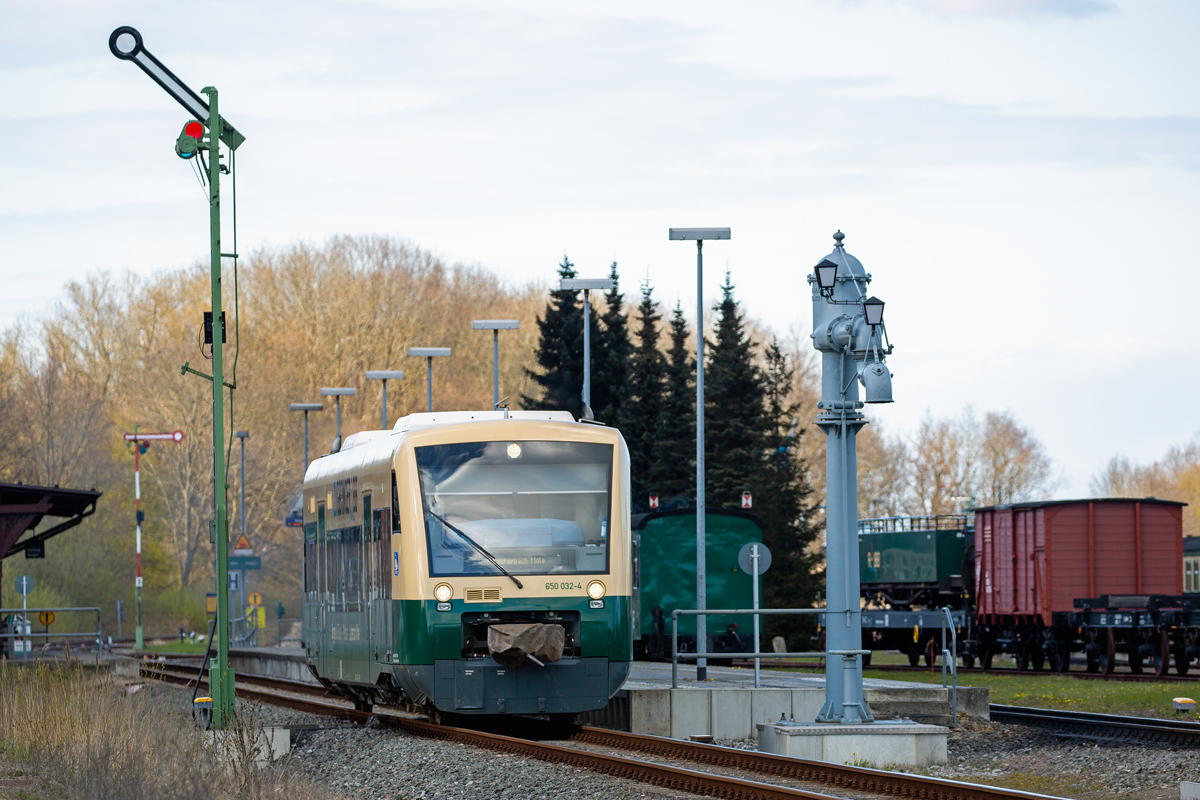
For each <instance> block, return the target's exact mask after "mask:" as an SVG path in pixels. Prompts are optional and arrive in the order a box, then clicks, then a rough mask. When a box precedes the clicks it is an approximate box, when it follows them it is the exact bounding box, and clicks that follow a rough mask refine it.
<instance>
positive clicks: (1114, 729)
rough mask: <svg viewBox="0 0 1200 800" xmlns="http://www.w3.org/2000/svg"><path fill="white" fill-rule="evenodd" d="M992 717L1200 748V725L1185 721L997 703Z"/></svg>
mask: <svg viewBox="0 0 1200 800" xmlns="http://www.w3.org/2000/svg"><path fill="white" fill-rule="evenodd" d="M990 714H991V718H992V720H993V721H995V722H1005V723H1015V724H1020V725H1032V726H1035V727H1038V728H1047V729H1051V730H1053V731H1056V732H1061V733H1064V734H1067V735H1070V736H1080V737H1084V738H1095V739H1120V740H1128V739H1132V740H1135V741H1138V742H1144V743H1153V744H1171V745H1185V746H1189V747H1197V746H1200V723H1196V722H1185V721H1183V720H1175V719H1153V718H1151V717H1123V716H1119V715H1116V714H1096V713H1092V712H1088V711H1063V710H1060V709H1051V708H1029V707H1027V706H1006V705H999V704H996V703H993V704H992V705H991V707H990Z"/></svg>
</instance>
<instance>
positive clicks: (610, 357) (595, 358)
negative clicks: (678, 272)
mask: <svg viewBox="0 0 1200 800" xmlns="http://www.w3.org/2000/svg"><path fill="white" fill-rule="evenodd" d="M608 276H609V277H610V278H612V282H613V288H612V289H611V290H610V291H608V292H606V293H605V295H604V304H605V307H604V315H603V316H602V317H601V318H600V326H599V327H600V331H599V335H598V336H594V337H593V339H592V342H591V347H592V411H593V413H594V414H595V417H596V419H597V420H599V421H600V422H603V423H604V424H606V425H610V426H612V427H614V428H620V429H622V431H623V430H624V428H625V425H626V423H627V419H626V414H625V406H626V403H627V402H628V398H629V391H630V390H629V362H630V359H631V357H632V355H633V345H632V344H630V341H629V323H628V320H627V319H626V316H625V295H623V294H621V289H620V282H619V281H620V278H619V276H618V275H617V262H616V261H614V262H612V266H610V267H609V271H608ZM626 441H628V439H627V440H626Z"/></svg>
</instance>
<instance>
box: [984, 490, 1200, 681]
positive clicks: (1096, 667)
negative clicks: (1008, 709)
mask: <svg viewBox="0 0 1200 800" xmlns="http://www.w3.org/2000/svg"><path fill="white" fill-rule="evenodd" d="M1183 506H1184V504H1183V503H1177V502H1173V501H1169V500H1158V499H1156V498H1145V499H1140V500H1139V499H1126V498H1104V499H1093V500H1064V501H1056V502H1039V503H1016V504H1013V505H1003V506H992V507H988V508H980V509H976V511H975V591H976V598H975V601H976V602H975V608H976V625H977V627H976V630H975V631H974V635H973V636H972V637H971V639H973V640H974V641H973V642H971V645H972V646H971V647H969V650H974V651H975V653H974V654H975V655H977V656H978V657H979V660H980V662H981V664H982V665H983V666H984V668H985V669H986V668H987V667H988V666H989V665H990V663H991V661H992V657H993V656H994V655H996V654H997V653H1001V652H1007V653H1012V654H1013V656H1014V658H1015V659H1016V661H1017V666H1018V668H1020V669H1025V668H1027V667H1029V666H1032V667H1033V668H1034V669H1040V668H1041V667H1042V666H1043V664H1044V663H1045V661H1046V660H1047V659H1049V661H1050V664H1051V666H1052V667H1053V668H1055V669H1058V670H1059V671H1065V670H1067V669H1069V668H1070V655H1071V652H1073V651H1078V650H1083V651H1084V653H1085V655H1086V657H1087V666H1088V669H1089V671H1104V672H1111V671H1112V669H1113V666H1114V664H1115V661H1116V659H1115V655H1116V653H1119V652H1120V653H1126V654H1128V658H1129V666H1130V668H1131V669H1132V670H1133V671H1135V672H1140V671H1141V670H1142V664H1143V663H1144V662H1147V661H1150V662H1153V664H1154V666H1155V669H1156V670H1158V671H1159V673H1160V674H1162V673H1165V671H1166V666H1167V664H1168V663H1169V660H1170V657H1171V656H1174V658H1175V662H1176V668H1177V669H1178V670H1179V671H1180V672H1181V673H1182V672H1186V671H1187V666H1188V662H1189V661H1190V659H1191V658H1193V657H1195V656H1197V655H1200V650H1198V649H1197V647H1196V641H1197V639H1198V638H1200V636H1197V633H1200V631H1197V629H1196V625H1197V624H1198V623H1200V619H1197V620H1193V617H1195V616H1200V603H1196V605H1197V608H1196V609H1192V608H1191V606H1192V605H1193V602H1192V601H1191V600H1189V599H1187V598H1184V597H1182V596H1180V595H1182V592H1183V522H1182V518H1183Z"/></svg>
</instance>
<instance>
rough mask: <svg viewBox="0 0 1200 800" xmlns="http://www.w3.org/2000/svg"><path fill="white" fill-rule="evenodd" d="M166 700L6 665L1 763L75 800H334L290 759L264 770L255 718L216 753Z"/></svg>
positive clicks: (0, 680) (1, 678)
mask: <svg viewBox="0 0 1200 800" xmlns="http://www.w3.org/2000/svg"><path fill="white" fill-rule="evenodd" d="M164 697H165V695H161V694H160V695H156V694H155V693H154V692H139V693H137V694H134V695H132V696H129V695H128V694H127V693H126V690H125V687H123V686H119V685H117V684H116V683H115V682H114V681H113V680H112V679H111V678H110V677H109V676H107V675H100V676H97V675H96V674H94V673H91V672H87V671H85V670H83V669H82V668H80V667H78V666H76V665H74V664H69V663H68V664H65V665H56V666H53V667H50V666H45V665H39V666H36V667H27V668H14V667H12V666H5V665H3V663H2V662H0V756H3V757H4V758H5V759H6V760H7V761H8V762H9V764H13V765H16V764H24V765H28V766H29V767H31V768H32V769H35V770H36V771H37V772H38V774H39V775H40V776H42V777H43V778H44V779H45V780H47V781H49V782H51V783H52V784H53V785H54V786H55V787H57V791H55V792H53V794H56V795H59V796H63V797H66V798H70V800H93V799H96V800H99V799H100V798H122V800H143V798H145V800H150V799H151V798H153V800H160V799H161V798H180V799H181V800H191V798H196V799H197V800H200V798H204V799H205V800H209V799H210V798H211V799H212V800H235V798H236V800H268V798H284V797H286V798H288V800H325V798H330V797H332V795H330V794H328V793H327V792H325V791H324V790H322V789H319V788H316V787H313V786H311V785H309V784H306V783H304V782H302V781H301V780H297V779H294V778H292V777H291V774H290V770H289V762H288V760H287V759H283V760H280V761H277V762H275V763H272V764H269V765H268V766H265V767H261V768H260V767H259V766H257V764H256V761H257V759H258V757H259V756H260V755H261V751H260V749H259V744H258V742H259V741H260V736H259V734H260V731H261V725H260V724H258V722H257V721H256V720H255V719H253V718H252V717H242V718H240V719H239V720H238V724H237V725H236V726H235V727H234V728H233V729H232V730H231V731H229V732H228V734H227V735H226V736H224V737H223V738H222V739H220V740H219V741H218V743H216V744H214V743H213V741H212V740H211V739H206V737H205V735H204V732H203V731H202V730H200V728H199V726H198V725H196V724H195V723H194V722H192V720H191V717H190V713H186V712H184V711H182V710H181V709H179V708H178V707H175V708H171V707H170V706H171V705H173V704H172V703H168V702H164ZM60 793H61V794H60Z"/></svg>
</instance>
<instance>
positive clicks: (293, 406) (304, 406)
mask: <svg viewBox="0 0 1200 800" xmlns="http://www.w3.org/2000/svg"><path fill="white" fill-rule="evenodd" d="M324 410H325V406H324V405H322V404H321V403H289V404H288V411H324Z"/></svg>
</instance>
